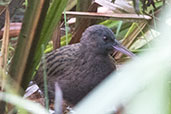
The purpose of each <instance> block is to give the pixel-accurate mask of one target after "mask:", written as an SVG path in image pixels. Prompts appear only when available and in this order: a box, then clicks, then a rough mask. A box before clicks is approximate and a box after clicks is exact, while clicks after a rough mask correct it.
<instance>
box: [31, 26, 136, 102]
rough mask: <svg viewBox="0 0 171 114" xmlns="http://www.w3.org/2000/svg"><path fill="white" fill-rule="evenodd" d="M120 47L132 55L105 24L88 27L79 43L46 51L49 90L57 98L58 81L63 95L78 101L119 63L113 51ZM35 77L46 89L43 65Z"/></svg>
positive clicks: (51, 95)
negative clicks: (112, 53) (116, 61)
mask: <svg viewBox="0 0 171 114" xmlns="http://www.w3.org/2000/svg"><path fill="white" fill-rule="evenodd" d="M113 50H119V51H121V52H123V53H125V54H127V55H130V56H133V54H132V53H131V52H129V51H128V50H127V49H125V48H124V47H123V46H121V45H120V44H119V43H118V42H117V41H116V39H115V36H114V34H113V32H112V31H111V30H110V29H108V28H107V27H105V26H103V25H94V26H90V27H88V28H87V29H86V30H85V32H84V33H83V34H82V38H81V41H80V43H77V44H72V45H67V46H64V47H61V48H59V49H56V50H54V51H52V52H50V53H48V54H47V55H46V65H47V82H48V94H49V98H50V99H54V83H55V82H58V84H59V86H60V87H61V89H62V92H63V97H64V99H65V100H66V101H68V102H69V103H71V104H73V105H75V104H77V103H78V102H79V101H80V100H81V99H82V98H83V97H84V96H86V95H87V94H88V93H89V92H90V91H91V90H92V89H93V88H94V87H95V86H96V85H97V84H99V83H100V82H101V81H102V80H103V79H105V78H106V77H107V76H108V75H109V74H110V73H111V72H113V71H114V70H115V69H116V67H115V64H114V61H113V59H112V57H111V56H110V53H111V52H113ZM34 81H35V82H36V83H37V84H38V86H39V87H40V89H41V90H42V91H43V90H44V89H43V88H44V87H43V68H42V65H40V68H39V70H38V72H37V74H36V76H35V79H34Z"/></svg>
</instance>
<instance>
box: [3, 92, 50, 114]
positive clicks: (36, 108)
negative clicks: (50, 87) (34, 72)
mask: <svg viewBox="0 0 171 114" xmlns="http://www.w3.org/2000/svg"><path fill="white" fill-rule="evenodd" d="M0 100H2V101H5V102H8V103H10V104H13V105H16V106H18V107H20V108H23V109H26V110H27V111H29V112H31V113H32V114H49V113H48V112H47V110H46V109H45V108H43V107H42V106H41V105H40V104H38V103H34V102H32V101H30V100H27V99H23V98H22V97H19V96H16V95H14V94H8V93H3V92H0Z"/></svg>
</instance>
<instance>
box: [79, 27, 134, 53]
mask: <svg viewBox="0 0 171 114" xmlns="http://www.w3.org/2000/svg"><path fill="white" fill-rule="evenodd" d="M80 42H81V44H83V45H85V46H86V47H88V48H89V49H91V50H94V51H95V52H97V53H101V54H109V53H110V52H112V51H113V50H117V51H120V52H122V53H124V54H126V55H128V56H134V54H133V53H132V52H130V51H129V50H128V49H126V48H125V47H123V46H122V45H121V44H120V43H119V42H118V41H117V40H116V38H115V36H114V34H113V32H112V31H111V30H110V29H109V28H107V27H105V26H103V25H93V26H90V27H88V28H87V29H86V30H85V32H84V33H83V35H82V38H81V41H80Z"/></svg>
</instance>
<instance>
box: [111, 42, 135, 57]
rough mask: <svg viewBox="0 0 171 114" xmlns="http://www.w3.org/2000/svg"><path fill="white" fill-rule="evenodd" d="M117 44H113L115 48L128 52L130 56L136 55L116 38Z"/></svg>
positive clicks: (124, 52)
mask: <svg viewBox="0 0 171 114" xmlns="http://www.w3.org/2000/svg"><path fill="white" fill-rule="evenodd" d="M115 42H116V43H115V45H113V48H114V49H115V50H117V51H119V52H121V53H123V54H126V55H128V56H130V57H133V56H135V54H133V53H132V52H131V51H129V50H128V49H126V48H125V47H124V46H122V45H121V44H120V43H119V42H118V41H117V40H115Z"/></svg>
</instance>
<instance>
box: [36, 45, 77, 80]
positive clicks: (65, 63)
mask: <svg viewBox="0 0 171 114" xmlns="http://www.w3.org/2000/svg"><path fill="white" fill-rule="evenodd" d="M79 46H80V44H79V43H78V44H73V45H68V46H64V47H61V48H59V49H56V50H54V51H52V52H50V53H48V54H46V59H45V60H46V61H45V63H43V61H41V64H40V67H39V69H38V71H37V73H36V75H35V77H34V79H33V80H34V81H36V82H37V83H38V80H39V81H40V80H42V79H40V78H42V77H43V71H44V69H43V64H45V65H46V68H47V69H46V71H47V75H48V77H51V76H54V75H55V76H59V75H60V74H61V73H63V72H64V70H67V69H68V68H69V67H70V65H71V63H72V61H73V60H74V59H76V58H75V57H76V54H77V50H78V49H79Z"/></svg>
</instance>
